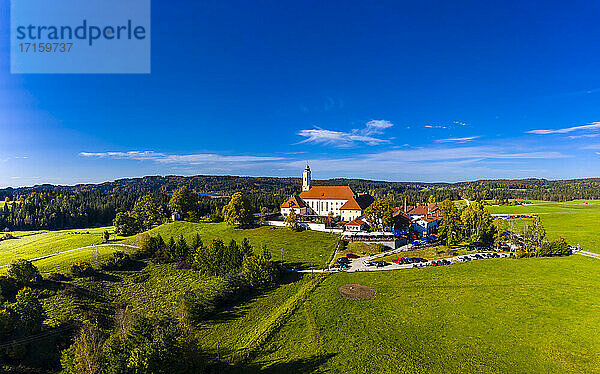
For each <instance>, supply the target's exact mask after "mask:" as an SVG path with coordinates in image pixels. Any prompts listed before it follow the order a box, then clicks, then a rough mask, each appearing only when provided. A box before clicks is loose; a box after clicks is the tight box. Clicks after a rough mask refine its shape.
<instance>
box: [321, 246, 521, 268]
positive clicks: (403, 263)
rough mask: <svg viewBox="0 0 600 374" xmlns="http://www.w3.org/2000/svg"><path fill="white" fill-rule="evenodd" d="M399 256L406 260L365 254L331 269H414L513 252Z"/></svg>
mask: <svg viewBox="0 0 600 374" xmlns="http://www.w3.org/2000/svg"><path fill="white" fill-rule="evenodd" d="M393 252H396V253H398V258H399V259H400V258H402V259H404V260H399V261H397V262H387V261H378V260H377V259H378V258H380V257H384V256H387V255H389V254H390V253H384V254H378V255H374V256H364V257H359V258H355V259H348V258H345V257H342V259H344V258H345V260H341V261H339V260H338V261H339V262H338V264H340V263H342V264H344V266H341V267H338V268H333V269H331V270H330V271H347V272H357V271H380V270H399V269H414V268H421V267H428V266H446V265H451V264H454V263H459V262H469V261H475V260H483V259H488V258H505V257H510V256H512V255H513V254H512V253H510V252H509V253H506V252H477V253H473V254H467V255H460V256H454V257H449V258H444V259H437V260H425V259H416V258H410V259H407V258H404V257H402V256H401V253H402V252H397V251H393Z"/></svg>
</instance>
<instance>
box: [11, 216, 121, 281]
mask: <svg viewBox="0 0 600 374" xmlns="http://www.w3.org/2000/svg"><path fill="white" fill-rule="evenodd" d="M106 229H109V231H112V228H111V227H102V228H94V229H79V230H60V231H29V232H28V231H20V232H13V233H12V234H13V235H15V236H16V237H17V238H16V239H10V240H3V241H0V265H5V264H10V262H11V261H12V260H15V259H19V258H24V259H32V258H36V257H42V256H45V255H49V254H53V253H56V252H62V251H66V250H69V249H74V248H79V247H85V246H89V245H95V244H100V243H101V242H102V238H101V234H102V232H103V231H104V230H106ZM121 239H122V238H117V240H121ZM112 251H114V248H112V247H103V248H99V249H98V258H99V259H102V258H104V257H106V256H107V255H108V254H110V253H111V252H112ZM78 260H87V261H90V262H91V261H93V260H95V253H94V251H93V250H92V249H87V250H81V251H75V252H70V253H64V254H59V255H57V256H55V257H52V258H47V259H43V260H39V261H36V263H35V264H36V266H37V267H38V268H39V269H40V271H43V272H45V271H63V270H66V269H67V268H68V266H69V265H70V264H71V263H73V262H75V261H78ZM3 269H5V268H3ZM0 271H2V269H0Z"/></svg>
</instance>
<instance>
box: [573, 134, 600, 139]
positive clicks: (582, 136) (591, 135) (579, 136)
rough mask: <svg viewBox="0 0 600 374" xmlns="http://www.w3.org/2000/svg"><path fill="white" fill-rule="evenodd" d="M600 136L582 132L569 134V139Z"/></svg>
mask: <svg viewBox="0 0 600 374" xmlns="http://www.w3.org/2000/svg"><path fill="white" fill-rule="evenodd" d="M598 136H600V134H583V135H570V136H569V139H581V138H595V137H598Z"/></svg>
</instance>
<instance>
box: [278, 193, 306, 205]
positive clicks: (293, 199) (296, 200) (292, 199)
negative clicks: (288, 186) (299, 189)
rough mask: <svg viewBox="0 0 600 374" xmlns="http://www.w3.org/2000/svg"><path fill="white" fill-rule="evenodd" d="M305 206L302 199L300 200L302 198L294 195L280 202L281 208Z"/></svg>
mask: <svg viewBox="0 0 600 374" xmlns="http://www.w3.org/2000/svg"><path fill="white" fill-rule="evenodd" d="M305 206H306V204H304V201H302V199H300V198H298V196H296V195H292V196H291V197H290V198H289V199H288V201H286V202H285V203H283V204H281V207H282V208H304V207H305Z"/></svg>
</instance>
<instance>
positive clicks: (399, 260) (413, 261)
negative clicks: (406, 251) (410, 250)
mask: <svg viewBox="0 0 600 374" xmlns="http://www.w3.org/2000/svg"><path fill="white" fill-rule="evenodd" d="M392 262H393V263H396V264H398V265H404V264H418V263H420V262H427V260H426V259H424V258H420V257H398V258H395V259H393V260H392Z"/></svg>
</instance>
